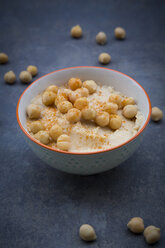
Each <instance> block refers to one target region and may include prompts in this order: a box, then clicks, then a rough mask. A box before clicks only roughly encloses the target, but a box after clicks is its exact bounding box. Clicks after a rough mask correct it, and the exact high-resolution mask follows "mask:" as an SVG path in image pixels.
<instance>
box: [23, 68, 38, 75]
mask: <svg viewBox="0 0 165 248" xmlns="http://www.w3.org/2000/svg"><path fill="white" fill-rule="evenodd" d="M26 70H27V71H28V72H30V73H31V75H32V77H34V76H36V75H37V73H38V68H37V66H35V65H29V66H28V67H27V69H26Z"/></svg>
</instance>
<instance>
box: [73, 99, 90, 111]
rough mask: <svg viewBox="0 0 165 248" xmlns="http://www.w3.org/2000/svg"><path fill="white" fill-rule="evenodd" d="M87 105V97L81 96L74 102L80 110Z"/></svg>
mask: <svg viewBox="0 0 165 248" xmlns="http://www.w3.org/2000/svg"><path fill="white" fill-rule="evenodd" d="M87 106H88V100H87V98H86V97H80V98H78V99H77V100H76V101H75V103H74V107H75V108H77V109H79V110H82V109H83V108H85V107H87Z"/></svg>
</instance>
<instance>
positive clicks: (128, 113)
mask: <svg viewBox="0 0 165 248" xmlns="http://www.w3.org/2000/svg"><path fill="white" fill-rule="evenodd" d="M137 111H138V108H137V106H136V105H126V106H125V107H124V108H123V115H124V117H126V118H128V119H132V118H134V117H135V116H136V114H137Z"/></svg>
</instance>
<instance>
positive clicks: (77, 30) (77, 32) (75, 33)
mask: <svg viewBox="0 0 165 248" xmlns="http://www.w3.org/2000/svg"><path fill="white" fill-rule="evenodd" d="M82 33H83V32H82V28H81V27H80V25H76V26H74V27H72V29H71V31H70V34H71V36H72V37H73V38H80V37H81V36H82Z"/></svg>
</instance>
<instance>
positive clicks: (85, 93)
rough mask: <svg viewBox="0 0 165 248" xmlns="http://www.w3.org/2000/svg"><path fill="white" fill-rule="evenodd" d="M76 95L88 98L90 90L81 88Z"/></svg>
mask: <svg viewBox="0 0 165 248" xmlns="http://www.w3.org/2000/svg"><path fill="white" fill-rule="evenodd" d="M75 92H76V93H78V94H80V95H81V96H82V97H88V96H89V90H88V89H87V88H84V87H82V88H79V89H77V90H76V91H75Z"/></svg>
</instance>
